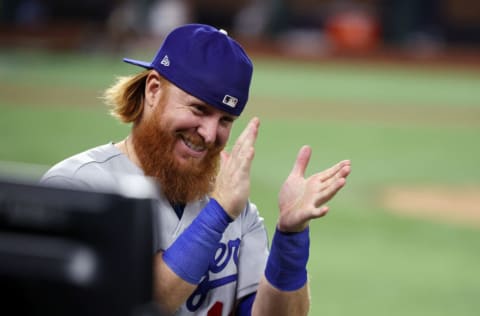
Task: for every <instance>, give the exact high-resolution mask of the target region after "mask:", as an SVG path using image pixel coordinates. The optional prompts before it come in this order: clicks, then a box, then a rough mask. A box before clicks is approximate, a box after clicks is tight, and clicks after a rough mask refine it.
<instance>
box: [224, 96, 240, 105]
mask: <svg viewBox="0 0 480 316" xmlns="http://www.w3.org/2000/svg"><path fill="white" fill-rule="evenodd" d="M222 103H223V104H226V105H228V106H229V107H231V108H234V107H235V106H237V103H238V99H237V98H235V97H232V96H231V95H228V94H226V95H225V96H224V97H223V101H222Z"/></svg>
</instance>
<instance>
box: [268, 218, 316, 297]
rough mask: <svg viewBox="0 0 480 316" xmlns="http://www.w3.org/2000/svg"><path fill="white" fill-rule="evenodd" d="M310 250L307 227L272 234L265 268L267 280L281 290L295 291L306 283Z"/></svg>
mask: <svg viewBox="0 0 480 316" xmlns="http://www.w3.org/2000/svg"><path fill="white" fill-rule="evenodd" d="M309 251H310V237H309V228H308V227H307V228H306V229H305V230H303V231H301V232H299V233H283V232H281V231H279V230H278V229H277V230H276V231H275V235H274V236H273V240H272V246H271V249H270V255H269V256H268V260H267V266H266V268H265V277H266V278H267V280H268V282H270V284H271V285H273V286H274V287H275V288H277V289H279V290H281V291H296V290H298V289H300V288H302V287H303V286H304V285H305V284H306V283H307V262H308V255H309Z"/></svg>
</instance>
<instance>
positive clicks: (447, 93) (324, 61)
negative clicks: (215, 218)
mask: <svg viewBox="0 0 480 316" xmlns="http://www.w3.org/2000/svg"><path fill="white" fill-rule="evenodd" d="M188 22H198V23H207V24H212V25H214V26H216V27H218V28H223V29H225V30H227V31H228V32H229V34H230V35H231V36H233V37H234V38H236V39H237V40H238V41H239V42H240V43H241V44H242V46H244V47H245V49H246V50H247V52H248V53H249V54H250V55H251V57H252V59H253V61H254V67H255V70H254V77H253V82H252V87H251V93H250V101H249V104H248V106H247V108H246V111H245V114H244V115H242V117H241V118H240V119H239V120H238V121H237V122H238V123H236V125H235V128H234V130H233V133H232V137H231V142H230V143H233V140H234V139H235V138H236V136H237V135H238V134H239V133H240V131H241V130H242V129H243V128H244V126H245V124H246V122H247V120H248V119H249V118H250V117H252V116H253V115H256V116H259V117H260V120H261V122H262V123H261V129H260V134H259V138H258V141H257V146H256V156H255V161H254V165H253V170H252V190H251V191H252V201H253V202H255V203H256V204H257V205H258V207H259V209H260V211H261V214H262V216H263V217H264V218H265V224H266V226H267V228H268V230H269V232H272V231H273V229H274V227H275V221H276V217H277V204H276V198H277V193H278V189H279V188H280V186H281V184H282V182H283V180H284V179H285V177H286V175H287V174H288V173H289V171H290V169H291V167H292V164H293V161H294V159H295V157H296V154H297V151H298V149H299V148H300V147H301V146H302V145H304V144H309V145H311V146H312V148H313V157H312V161H311V163H310V165H309V168H308V170H307V173H309V174H312V173H314V172H316V171H319V170H323V169H325V168H327V167H328V166H330V165H332V164H334V163H335V162H337V161H339V160H342V159H351V160H352V170H353V171H352V174H351V176H350V177H349V180H348V184H347V186H346V187H345V188H344V190H343V191H342V192H340V193H339V194H338V196H337V197H335V199H334V201H332V202H331V205H330V207H331V211H330V213H329V214H328V216H327V217H326V218H323V219H322V220H319V221H316V222H314V223H312V225H311V235H312V250H311V257H310V261H309V276H310V280H311V296H312V310H311V313H310V314H311V315H329V316H330V315H332V316H333V315H339V316H340V315H342V316H344V315H370V316H371V315H378V316H380V315H382V316H384V315H399V316H400V315H402V316H404V315H422V316H423V315H435V316H440V315H445V316H447V315H449V316H450V315H465V316H466V315H469V316H470V315H472V316H473V315H478V314H479V312H480V301H479V300H478V295H479V293H480V271H479V267H480V251H479V249H480V248H479V245H480V167H479V161H480V146H479V139H480V89H479V87H480V2H479V1H474V0H438V1H433V0H417V1H411V0H403V1H400V0H363V1H361V0H357V1H339V0H336V1H335V0H330V1H327V0H316V1H315V0H297V1H286V0H284V1H281V0H264V1H261V0H258V1H254V0H251V1H246V0H241V1H216V0H199V1H186V0H184V1H182V0H176V1H175V0H163V1H154V0H138V1H133V0H132V1H127V0H125V1H118V0H117V1H113V0H110V1H107V0H105V1H102V0H95V1H93V0H83V1H60V0H15V1H13V0H0V161H1V163H0V175H2V176H3V175H8V176H11V175H14V176H15V177H22V178H24V177H25V178H29V179H34V180H36V179H38V178H39V177H40V175H41V174H42V173H43V172H45V171H46V170H47V169H48V168H49V167H50V166H52V165H53V164H55V163H56V162H58V161H60V160H62V159H64V158H66V157H69V156H71V155H73V154H76V153H78V152H80V151H83V150H86V149H88V148H90V147H93V146H97V145H101V144H104V143H107V142H108V141H119V140H121V139H123V138H124V137H125V136H126V135H127V134H128V132H129V128H130V127H129V126H125V125H122V124H120V123H118V122H116V121H115V120H114V119H113V118H112V117H110V116H109V114H108V109H107V108H106V107H105V106H104V105H103V104H102V101H101V99H100V97H101V95H102V91H103V90H105V89H106V88H107V87H108V86H109V85H110V84H112V83H113V81H114V79H115V77H116V76H121V75H131V74H134V73H136V72H137V71H139V69H137V68H135V67H132V66H131V65H128V64H125V63H123V62H122V61H121V58H122V57H131V58H135V59H144V60H150V59H151V58H152V57H153V55H154V54H155V51H156V50H157V48H158V47H159V45H160V44H161V42H162V39H163V37H164V36H165V35H166V34H167V33H168V32H169V31H170V30H171V29H172V28H174V27H175V26H178V25H180V24H183V23H188ZM229 146H231V144H230V145H229Z"/></svg>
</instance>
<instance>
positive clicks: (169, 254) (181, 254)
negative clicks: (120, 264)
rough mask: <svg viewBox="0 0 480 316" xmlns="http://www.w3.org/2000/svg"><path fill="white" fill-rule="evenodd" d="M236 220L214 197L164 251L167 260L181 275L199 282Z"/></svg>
mask: <svg viewBox="0 0 480 316" xmlns="http://www.w3.org/2000/svg"><path fill="white" fill-rule="evenodd" d="M230 222H232V219H231V218H230V216H228V214H227V213H226V212H225V210H224V209H223V208H222V206H221V205H220V204H218V202H217V201H216V200H214V199H212V198H210V201H209V202H208V204H207V205H205V207H204V208H203V210H202V211H201V212H200V214H199V215H198V216H197V217H196V218H195V219H194V220H193V222H192V223H191V224H190V226H188V227H187V229H185V231H184V232H183V233H182V234H181V235H180V236H179V237H178V238H177V240H175V242H173V244H172V245H171V246H170V247H169V248H168V249H167V250H166V251H165V252H164V254H163V261H164V262H165V263H166V264H167V265H168V266H169V267H170V269H172V270H173V271H174V272H175V273H176V274H177V275H178V276H179V277H181V278H182V279H184V280H185V281H187V282H189V283H191V284H199V283H200V280H201V279H202V277H203V276H204V275H205V273H206V272H207V270H208V265H209V263H210V260H211V259H212V257H213V256H214V255H215V251H216V250H217V248H218V243H219V241H220V240H221V239H222V235H223V233H224V231H225V229H227V226H228V224H229V223H230Z"/></svg>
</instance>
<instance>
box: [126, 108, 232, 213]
mask: <svg viewBox="0 0 480 316" xmlns="http://www.w3.org/2000/svg"><path fill="white" fill-rule="evenodd" d="M162 113H163V106H161V105H158V106H157V109H156V110H155V112H154V113H152V115H151V117H150V118H146V119H144V120H142V121H141V122H139V123H138V125H136V126H135V127H134V128H133V130H132V136H133V137H132V141H133V146H134V148H135V153H136V155H137V157H138V159H139V160H140V163H141V165H142V169H143V171H144V173H145V175H147V176H150V177H153V178H155V179H156V180H157V181H158V182H159V183H160V185H161V187H162V191H163V193H164V195H165V197H166V198H167V199H168V200H169V201H170V203H175V204H186V203H188V202H192V201H195V200H198V199H199V198H201V197H203V196H204V195H205V194H208V193H210V192H211V191H212V189H213V185H214V183H215V178H216V175H217V172H218V167H219V162H220V152H221V151H222V149H223V146H218V145H211V146H209V147H208V149H207V154H206V155H205V156H204V157H203V158H202V159H201V160H199V159H195V158H190V159H189V160H187V162H183V163H179V162H178V160H177V159H176V158H175V156H174V154H173V150H174V146H175V143H176V142H177V141H178V140H179V139H180V135H178V134H177V133H172V132H170V131H169V130H168V126H166V124H165V122H162V120H161V117H162ZM180 141H181V140H180ZM189 141H191V142H193V143H194V144H199V143H201V144H203V139H202V138H201V137H200V136H199V135H198V134H195V135H189Z"/></svg>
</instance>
